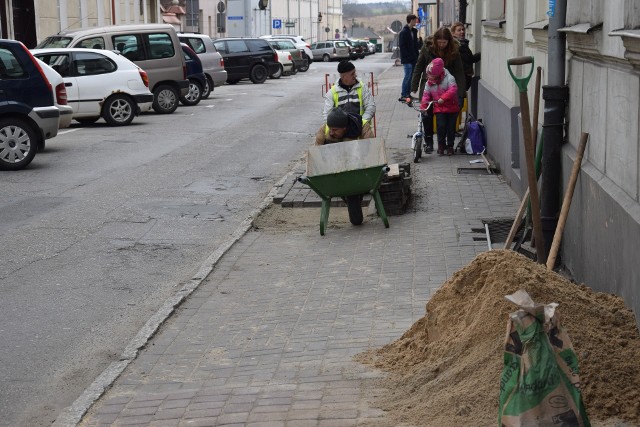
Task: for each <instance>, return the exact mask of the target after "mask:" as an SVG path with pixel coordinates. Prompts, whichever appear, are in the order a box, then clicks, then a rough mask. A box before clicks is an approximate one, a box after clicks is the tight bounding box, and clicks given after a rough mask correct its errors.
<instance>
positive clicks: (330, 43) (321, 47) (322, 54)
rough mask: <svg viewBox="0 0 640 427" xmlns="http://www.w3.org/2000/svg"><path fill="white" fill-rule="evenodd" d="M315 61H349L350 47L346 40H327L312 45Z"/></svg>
mask: <svg viewBox="0 0 640 427" xmlns="http://www.w3.org/2000/svg"><path fill="white" fill-rule="evenodd" d="M311 52H312V53H313V60H314V61H324V62H329V61H332V60H334V61H340V60H343V59H349V45H347V44H346V43H345V42H344V40H327V41H323V42H317V43H314V44H312V45H311Z"/></svg>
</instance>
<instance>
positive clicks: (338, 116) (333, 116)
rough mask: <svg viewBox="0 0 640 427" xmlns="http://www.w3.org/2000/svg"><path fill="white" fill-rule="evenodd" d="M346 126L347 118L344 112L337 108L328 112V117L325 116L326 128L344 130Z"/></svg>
mask: <svg viewBox="0 0 640 427" xmlns="http://www.w3.org/2000/svg"><path fill="white" fill-rule="evenodd" d="M348 124H349V117H348V116H347V114H346V113H345V112H344V111H342V110H339V109H337V108H334V109H333V110H331V111H329V115H327V126H329V127H330V128H346V127H347V126H348Z"/></svg>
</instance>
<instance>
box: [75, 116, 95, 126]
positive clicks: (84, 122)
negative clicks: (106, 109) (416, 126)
mask: <svg viewBox="0 0 640 427" xmlns="http://www.w3.org/2000/svg"><path fill="white" fill-rule="evenodd" d="M99 119H100V117H81V118H75V119H73V120H75V121H76V122H78V123H80V124H82V125H92V124H94V123H95V122H97V121H98V120H99Z"/></svg>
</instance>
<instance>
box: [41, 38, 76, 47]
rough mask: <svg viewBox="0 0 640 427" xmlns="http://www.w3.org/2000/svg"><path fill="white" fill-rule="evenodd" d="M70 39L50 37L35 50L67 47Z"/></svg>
mask: <svg viewBox="0 0 640 427" xmlns="http://www.w3.org/2000/svg"><path fill="white" fill-rule="evenodd" d="M71 40H72V38H71V37H61V36H50V37H47V38H46V39H44V40H43V41H42V42H40V44H39V45H38V46H36V49H44V48H47V47H56V48H57V47H67V46H69V43H71Z"/></svg>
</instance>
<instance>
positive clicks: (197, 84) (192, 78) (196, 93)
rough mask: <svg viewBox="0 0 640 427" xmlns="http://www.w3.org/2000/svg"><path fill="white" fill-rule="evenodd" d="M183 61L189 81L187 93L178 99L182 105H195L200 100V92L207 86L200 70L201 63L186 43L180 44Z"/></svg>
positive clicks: (204, 76) (205, 77)
mask: <svg viewBox="0 0 640 427" xmlns="http://www.w3.org/2000/svg"><path fill="white" fill-rule="evenodd" d="M180 45H181V46H182V53H183V54H184V60H185V62H186V63H187V78H188V79H189V93H187V94H186V95H185V96H183V97H181V98H180V102H181V103H182V104H184V105H196V104H198V103H199V102H200V100H201V99H202V92H203V91H204V88H205V86H206V85H207V76H206V75H205V74H204V71H203V69H202V62H201V61H200V58H198V55H197V54H196V53H195V52H194V51H193V49H191V48H190V47H189V46H188V45H187V44H186V43H180Z"/></svg>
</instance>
